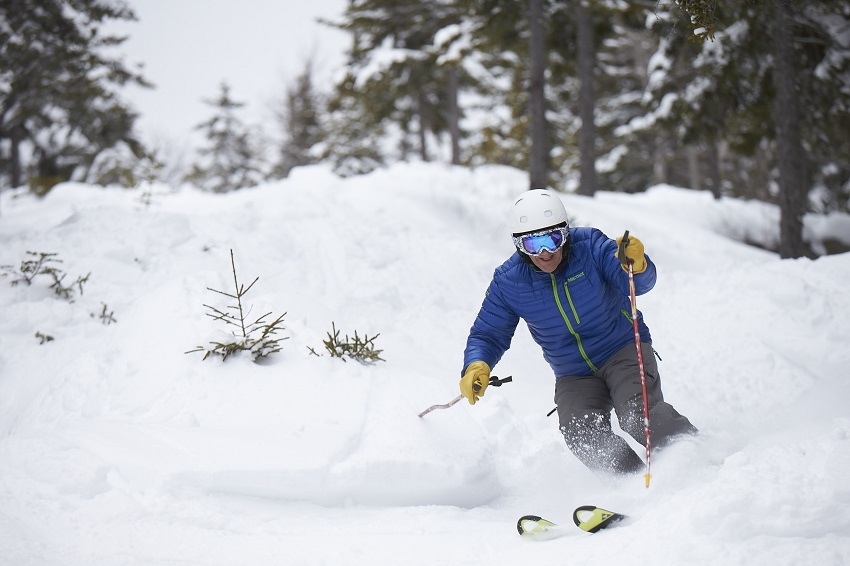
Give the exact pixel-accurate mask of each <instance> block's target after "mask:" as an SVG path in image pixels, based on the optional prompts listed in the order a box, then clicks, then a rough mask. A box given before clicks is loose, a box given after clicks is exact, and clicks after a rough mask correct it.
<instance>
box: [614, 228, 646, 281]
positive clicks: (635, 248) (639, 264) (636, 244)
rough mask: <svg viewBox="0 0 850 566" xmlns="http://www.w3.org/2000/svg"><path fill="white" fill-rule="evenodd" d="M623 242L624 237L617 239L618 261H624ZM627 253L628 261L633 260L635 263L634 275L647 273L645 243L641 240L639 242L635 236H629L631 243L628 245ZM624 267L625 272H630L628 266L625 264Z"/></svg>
mask: <svg viewBox="0 0 850 566" xmlns="http://www.w3.org/2000/svg"><path fill="white" fill-rule="evenodd" d="M622 241H623V237H622V236H620V237H619V238H617V259H619V260H620V261H622V259H623V258H621V257H620V242H622ZM625 253H626V260H632V261H633V262H634V263H633V264H632V272H633V273H643V272H644V271H646V256H645V255H644V252H643V243H642V242H641V241H640V240H638V239H637V238H635V237H634V236H629V242H628V244H627V245H626V249H625ZM622 267H623V271H626V272H628V271H629V268H628V267H627V265H626V264H623V265H622Z"/></svg>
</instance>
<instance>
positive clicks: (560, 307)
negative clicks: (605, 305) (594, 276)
mask: <svg viewBox="0 0 850 566" xmlns="http://www.w3.org/2000/svg"><path fill="white" fill-rule="evenodd" d="M549 278H550V279H551V280H552V294H554V295H555V304H557V305H558V310H559V311H560V312H561V317H562V318H563V319H564V322H565V323H567V329H568V330H569V331H570V334H572V335H573V337H574V338H575V339H576V344H577V345H578V351H579V352H580V353H581V357H582V358H584V361H585V362H586V363H587V365H588V366H589V367H590V369H591V370H592V371H593V373H596V372H597V371H599V370H598V369H597V367H596V366H595V365H593V362H592V361H590V357H588V355H587V352H585V351H584V346H583V345H582V343H581V336H579V335H578V332H576V331H575V329H574V328H573V325H572V323H571V322H570V317H568V316H567V313H566V312H565V311H564V307H563V305H562V304H561V297H560V295H559V294H558V282H557V281H556V280H555V275H554V274H552V273H550V274H549ZM564 293H565V294H566V295H567V300H568V301H569V303H570V308H571V309H572V311H573V314H574V315H575V316H576V324H579V322H578V315H576V310H575V305H574V304H573V299H572V297H571V296H570V293H569V291H567V286H566V284H564Z"/></svg>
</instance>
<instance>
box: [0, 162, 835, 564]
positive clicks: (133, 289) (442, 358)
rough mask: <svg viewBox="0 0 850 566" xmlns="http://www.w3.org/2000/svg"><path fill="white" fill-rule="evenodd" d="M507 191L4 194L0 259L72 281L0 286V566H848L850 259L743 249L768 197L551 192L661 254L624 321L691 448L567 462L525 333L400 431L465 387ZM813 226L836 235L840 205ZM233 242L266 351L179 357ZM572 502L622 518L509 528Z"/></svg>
mask: <svg viewBox="0 0 850 566" xmlns="http://www.w3.org/2000/svg"><path fill="white" fill-rule="evenodd" d="M526 186H527V178H526V176H525V174H523V173H521V172H519V171H516V170H512V169H506V168H481V169H477V170H475V171H470V170H467V169H461V168H447V167H444V166H438V165H423V164H419V165H398V166H394V167H392V168H391V169H389V170H385V171H379V172H375V173H372V174H370V175H366V176H362V177H355V178H350V179H340V178H338V177H335V176H334V175H332V174H330V173H329V172H327V171H326V170H325V169H323V168H305V169H298V170H296V171H294V172H293V175H292V176H291V177H290V178H289V179H287V180H286V181H283V182H279V183H275V184H269V185H265V186H262V187H258V188H254V189H245V190H241V191H237V192H235V193H231V194H228V195H210V194H204V193H199V192H196V191H193V190H190V189H184V190H181V191H179V192H176V193H172V192H170V191H168V190H167V189H165V188H164V187H158V186H155V187H145V188H144V192H148V193H150V194H151V195H152V203H151V204H149V205H146V204H144V202H143V201H142V199H140V196H141V195H140V193H141V192H142V191H123V190H118V189H101V188H95V187H90V186H82V185H73V184H68V185H61V186H59V187H57V188H56V189H55V190H54V191H53V192H52V193H51V194H50V195H49V196H48V197H46V198H45V199H44V200H41V201H39V200H36V199H34V198H33V197H31V196H29V195H26V194H22V193H12V192H7V193H5V194H3V195H2V202H0V213H2V216H0V265H11V266H13V268H17V267H18V266H19V265H20V262H21V260H22V259H25V258H26V257H27V251H33V252H37V253H40V252H44V253H56V254H58V255H57V256H55V257H56V258H58V259H61V260H62V263H61V264H57V265H58V266H59V267H60V268H61V269H62V270H63V271H64V272H65V273H67V274H68V275H67V280H66V283H68V282H71V281H73V280H75V279H76V278H77V277H78V276H84V275H86V274H87V273H89V272H90V273H91V276H90V278H89V280H88V282H87V283H86V284H85V286H84V294H83V295H82V296H77V297H76V300H75V302H73V303H69V302H68V301H64V300H62V299H59V298H57V297H55V296H54V294H53V292H52V291H51V290H50V289H49V288H48V285H49V281H47V280H46V278H37V279H36V280H35V281H34V282H33V284H32V285H30V286H26V285H17V286H11V285H10V284H9V283H10V282H11V280H12V279H13V275H12V274H7V276H6V277H0V312H2V316H0V564H3V565H6V564H8V565H15V566H23V565H36V564H38V565H41V564H62V565H63V566H69V565H81V566H82V565H85V566H91V565H99V564H104V565H112V564H193V565H207V564H209V565H232V564H251V565H255V564H299V565H300V564H341V565H342V564H344V565H351V564H487V565H493V564H516V563H564V560H569V562H570V563H576V564H580V563H591V562H594V563H601V564H610V563H615V562H616V563H622V561H624V560H628V561H629V563H634V564H652V565H654V566H658V565H666V564H669V565H681V564H712V565H714V564H752V563H757V564H789V565H791V564H793V565H795V566H800V565H802V564H811V565H815V564H817V565H819V566H824V565H839V564H846V563H850V479H848V473H847V471H848V469H850V409H848V405H847V403H848V399H850V384H848V379H847V377H848V369H847V368H848V367H850V348H848V346H847V344H848V336H850V317H848V315H847V313H848V312H850V293H848V291H847V287H846V284H847V281H848V280H850V255H848V254H843V255H837V256H830V257H823V258H821V259H818V260H815V261H811V260H805V259H801V260H795V261H780V260H779V259H778V258H777V257H776V256H775V255H774V254H771V253H769V252H766V251H763V250H760V249H758V248H755V247H751V246H748V245H745V244H744V243H742V240H747V241H754V242H770V241H771V240H775V238H776V234H777V223H778V213H777V211H776V209H775V208H774V207H771V206H768V205H764V204H760V203H748V202H740V201H733V200H722V201H720V202H716V201H714V200H712V199H711V197H710V195H709V194H707V193H704V192H694V191H687V190H682V189H676V188H672V187H655V188H653V189H651V190H650V191H648V192H647V193H643V194H637V195H626V194H615V193H600V194H598V195H597V196H596V197H595V198H586V197H579V196H572V195H565V196H564V197H563V198H564V202H565V204H566V207H567V210H568V211H569V213H570V215H571V218H572V219H573V221H574V222H573V223H574V224H576V225H593V226H596V227H598V228H600V229H602V230H603V231H605V232H606V233H607V234H608V235H609V236H612V237H613V236H617V235H619V234H622V232H623V231H624V230H625V229H629V230H630V231H631V233H632V234H634V235H636V236H638V237H639V238H641V239H642V240H643V242H644V243H645V245H646V248H647V252H648V253H649V254H650V255H651V257H652V258H653V260H654V261H655V262H656V264H657V265H658V269H659V282H658V284H657V286H656V288H655V289H654V290H653V291H652V292H651V293H649V294H647V295H645V296H642V297H640V298H639V299H638V306H639V308H640V309H641V310H642V311H643V312H644V314H645V317H646V320H647V322H648V324H649V326H650V328H651V330H652V334H653V338H654V342H655V347H656V349H657V350H658V351H659V353H660V355H661V357H662V359H663V360H662V361H661V362H660V368H661V372H662V379H663V382H664V391H665V395H666V397H667V399H668V400H669V401H671V402H672V403H673V404H674V405H675V406H676V407H677V408H678V409H679V410H680V411H681V412H683V413H684V414H686V415H688V417H689V418H690V419H691V421H692V422H694V424H696V425H697V426H698V427H699V428H700V429H701V431H702V435H701V436H700V437H699V438H697V439H695V440H690V441H685V442H682V443H680V444H678V445H675V446H674V447H672V448H670V449H668V450H667V451H666V452H662V453H658V454H653V460H652V469H653V478H652V485H651V487H650V488H649V489H645V488H644V486H643V478H642V477H637V478H634V479H629V480H622V481H616V482H613V481H610V480H605V479H603V478H598V477H595V476H593V475H592V474H591V473H590V472H588V471H587V470H586V469H584V468H583V467H582V466H581V464H579V463H578V462H577V461H576V460H575V459H574V458H573V457H572V456H571V455H570V454H569V452H568V451H567V449H566V447H565V445H564V442H563V439H562V438H561V436H560V433H559V432H558V430H557V423H556V421H555V418H556V417H554V416H553V417H550V418H547V417H546V413H547V412H548V411H549V410H550V409H552V408H553V406H554V405H553V400H552V399H553V393H554V379H553V376H552V375H551V371H550V370H549V368H548V366H547V365H546V364H545V362H544V361H543V359H542V355H541V353H540V351H539V349H538V348H537V347H536V346H535V345H534V344H533V342H532V341H531V339H530V337H529V335H528V332H527V330H526V329H525V327H524V326H523V325H522V324H521V325H520V328H519V330H518V332H517V336H516V338H515V340H514V345H513V347H512V349H511V350H510V351H509V352H508V354H507V355H506V356H505V358H504V359H503V360H502V362H501V363H500V364H499V365H498V367H497V368H496V369H495V373H497V374H498V375H501V376H506V375H513V378H514V381H513V383H511V384H507V385H505V386H504V387H502V388H501V389H490V390H489V391H488V392H487V395H486V397H485V398H484V400H483V402H482V403H479V404H476V405H475V406H474V407H471V406H469V405H468V404H466V402H462V403H458V404H457V405H455V406H454V407H452V408H451V409H448V410H442V411H434V412H432V413H431V414H429V415H427V416H426V417H425V418H423V419H420V418H418V417H417V415H418V413H419V412H421V411H422V410H423V409H425V408H427V407H428V406H430V405H432V404H435V403H445V402H447V401H449V400H451V399H452V398H454V397H455V396H456V395H457V394H458V390H457V381H458V378H459V371H460V369H461V368H460V364H461V358H462V351H463V347H464V343H465V338H466V333H467V331H468V329H469V326H470V325H471V323H472V320H473V318H474V316H475V314H476V312H477V310H478V307H479V305H480V302H481V299H482V298H483V293H484V290H485V288H486V286H487V284H488V282H489V279H490V276H491V275H492V271H493V269H494V268H495V267H496V266H497V265H498V264H500V263H501V262H502V261H503V260H504V259H505V258H506V257H507V256H508V255H509V254H510V253H511V251H512V248H511V242H510V238H509V237H508V234H507V232H508V227H507V221H506V220H507V218H506V217H507V211H508V209H509V207H510V203H511V199H512V197H513V196H514V195H516V194H518V193H520V192H522V191H523V190H524V188H525V187H526ZM808 222H809V224H808V229H809V233H811V234H812V235H813V236H817V237H824V234H823V231H824V230H826V229H835V228H836V227H837V228H838V229H839V230H844V232H843V233H839V236H840V238H843V239H845V240H850V234H848V233H847V232H848V230H847V226H848V219H847V217H846V216H839V217H835V218H832V219H831V220H830V221H829V222H825V221H824V220H823V219H814V218H813V219H809V220H808ZM231 249H232V250H233V252H234V256H235V261H236V268H237V273H238V276H239V278H240V282H241V283H245V284H246V285H247V284H249V283H250V282H251V281H252V280H253V279H254V278H255V277H259V280H258V281H257V283H256V284H255V285H254V287H253V288H252V289H251V291H250V292H249V294H248V296H247V298H246V303H248V305H249V306H251V307H252V309H253V310H252V314H253V315H256V316H258V315H259V314H262V313H265V312H273V313H274V314H275V315H277V314H281V313H283V312H286V316H285V317H284V320H285V326H286V330H285V332H284V333H283V335H284V336H286V337H287V340H285V341H283V342H282V343H281V346H282V351H281V352H280V353H278V354H274V355H272V356H271V357H270V358H268V359H267V360H265V361H263V362H261V363H252V362H251V360H250V358H249V357H247V356H244V355H242V356H236V357H233V358H229V359H228V360H227V361H226V362H224V363H222V361H221V359H220V358H215V357H211V358H209V359H207V360H206V361H201V358H202V354H199V353H193V354H186V353H185V352H186V351H188V350H191V349H193V348H194V347H196V346H198V345H201V344H204V343H205V341H206V340H207V339H208V338H209V337H210V336H212V335H214V333H215V332H216V331H221V330H222V328H221V324H220V323H217V322H215V321H213V320H212V319H211V318H209V317H208V316H206V312H207V309H206V308H205V307H204V305H205V304H207V305H213V306H216V307H218V308H223V307H225V306H226V305H227V304H229V302H228V301H227V299H226V298H225V297H222V296H221V295H219V294H216V293H214V292H212V291H210V290H208V288H213V289H217V290H222V291H232V289H233V287H232V285H233V283H232V273H231V269H230V253H229V250H231ZM13 270H14V269H13ZM6 271H7V272H8V271H9V270H6ZM42 279H44V280H42ZM104 312H106V313H113V318H114V319H115V321H116V322H114V323H111V324H104V323H103V322H102V321H101V318H100V316H99V315H101V314H103V313H104ZM332 324H333V325H335V327H336V328H337V329H339V330H341V334H342V335H345V334H349V335H353V333H354V332H355V331H357V332H358V334H359V335H361V336H362V335H364V334H365V335H368V336H374V335H375V334H380V335H379V336H378V338H377V339H376V341H375V343H376V346H377V347H378V348H380V349H382V350H383V353H382V354H381V356H382V357H383V358H384V359H385V360H386V361H385V362H379V363H377V364H375V365H372V366H365V365H361V364H359V363H357V362H354V361H348V362H343V361H341V360H339V359H334V358H331V357H329V356H328V355H324V356H321V357H317V356H316V355H314V354H313V353H311V349H313V350H315V351H316V352H317V353H322V352H324V347H323V344H322V342H323V340H325V339H326V338H327V333H328V332H329V331H330V330H331V327H332ZM36 333H40V334H42V335H48V336H51V337H53V340H52V341H49V342H46V343H44V344H41V343H40V339H38V338H36ZM639 453H642V452H639ZM582 504H596V505H600V506H604V507H608V508H611V509H614V510H617V511H620V512H622V513H626V514H628V515H630V519H629V522H628V524H627V525H625V526H624V527H623V528H618V529H614V530H609V531H605V532H604V533H600V534H598V535H587V534H585V533H583V532H581V531H579V530H578V529H576V530H575V534H574V535H571V536H567V537H564V538H560V539H557V540H552V541H548V542H545V543H540V544H535V543H534V542H531V541H528V540H526V539H524V538H521V537H519V536H518V535H517V534H516V530H515V523H516V520H517V519H518V518H519V516H521V515H524V514H527V513H534V514H538V515H542V516H544V517H547V518H549V519H552V520H555V521H558V522H565V523H568V522H569V521H570V520H571V513H572V509H573V508H574V507H576V506H578V505H582Z"/></svg>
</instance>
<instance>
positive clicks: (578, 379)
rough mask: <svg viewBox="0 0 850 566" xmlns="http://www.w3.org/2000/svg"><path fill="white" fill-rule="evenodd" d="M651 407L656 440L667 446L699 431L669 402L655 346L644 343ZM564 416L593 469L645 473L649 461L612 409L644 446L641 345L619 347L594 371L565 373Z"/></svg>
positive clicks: (570, 442)
mask: <svg viewBox="0 0 850 566" xmlns="http://www.w3.org/2000/svg"><path fill="white" fill-rule="evenodd" d="M641 346H642V348H641V349H642V352H643V363H644V369H645V372H646V392H647V400H648V405H649V426H650V434H649V439H650V444H651V446H652V448H653V449H654V448H662V447H663V446H665V445H666V444H669V443H670V442H671V441H672V440H673V439H674V438H675V437H677V436H680V435H685V434H696V433H697V429H696V427H694V426H693V425H692V424H691V423H690V421H689V420H688V419H687V418H686V417H684V416H682V415H680V414H679V413H678V412H677V411H676V409H674V408H673V406H672V405H670V404H669V403H667V402H665V401H664V395H663V394H662V393H661V378H660V376H659V375H658V364H657V363H656V361H655V356H654V355H653V354H654V352H653V350H652V346H650V345H649V344H645V343H644V344H641ZM555 403H556V404H557V405H558V420H559V421H560V426H561V433H563V435H564V439H565V440H566V441H567V446H568V447H569V449H570V450H571V451H572V453H573V454H575V456H576V457H577V458H578V459H579V460H581V462H582V463H583V464H584V465H585V466H587V467H588V468H590V469H591V470H593V471H601V472H608V473H612V474H628V473H635V472H639V471H641V470H642V469H643V467H644V462H643V459H642V458H641V457H640V456H638V455H637V454H636V453H635V451H634V450H632V448H631V447H630V446H629V444H628V442H626V440H625V439H624V438H623V437H621V436H618V435H617V434H615V433H614V432H613V430H612V428H611V410H612V409H613V410H614V412H615V413H616V415H617V420H618V422H619V424H620V428H621V429H622V430H623V431H624V432H626V433H627V434H629V435H630V436H631V437H632V438H634V439H635V440H636V441H637V442H639V443H640V444H641V445H644V437H645V433H644V426H643V393H642V391H641V383H640V369H639V366H638V360H637V352H636V351H635V345H634V344H629V345H628V346H625V347H623V348H621V349H620V350H618V351H617V352H616V353H615V354H614V355H613V356H611V358H610V359H609V360H608V361H607V362H605V365H603V366H602V367H601V368H599V370H598V371H597V372H596V374H594V375H586V376H564V377H560V378H558V380H557V381H556V384H555Z"/></svg>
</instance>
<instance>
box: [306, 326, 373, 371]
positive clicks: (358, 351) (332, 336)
mask: <svg viewBox="0 0 850 566" xmlns="http://www.w3.org/2000/svg"><path fill="white" fill-rule="evenodd" d="M378 336H380V334H375V335H374V336H372V337H371V338H369V336H368V335H367V334H364V335H363V337H362V338H361V337H360V336H359V335H358V334H357V331H356V330H355V331H354V337H353V338H349V337H348V334H346V335H345V339H344V340H341V339H340V337H339V330H337V329H336V324H335V323H333V322H331V331H330V332H328V339H327V340H324V341H323V342H322V343H323V344H324V345H325V350H327V352H328V353H329V354H330V355H331V357H332V358H339V359H341V360H342V361H346V358H349V359H352V360H355V361H358V362H360V363H361V364H364V365H371V364H374V363H377V362H383V361H386V360H384V359H383V358H382V357H381V352H383V350H377V349H375V339H376V338H377V337H378ZM308 349H309V350H310V352H311V353H312V354H313V355H316V356H318V355H319V354H317V353H316V350H314V349H313V348H308Z"/></svg>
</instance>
